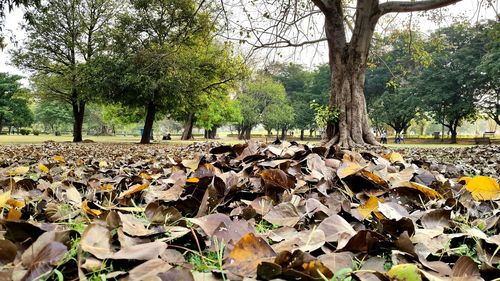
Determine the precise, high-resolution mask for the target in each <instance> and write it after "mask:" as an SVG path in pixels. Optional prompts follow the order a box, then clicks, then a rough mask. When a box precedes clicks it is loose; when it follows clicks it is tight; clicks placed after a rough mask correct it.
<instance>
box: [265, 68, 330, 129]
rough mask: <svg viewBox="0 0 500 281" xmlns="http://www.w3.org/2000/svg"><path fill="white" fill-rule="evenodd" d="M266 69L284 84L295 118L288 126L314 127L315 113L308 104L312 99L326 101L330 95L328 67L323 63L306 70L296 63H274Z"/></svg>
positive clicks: (320, 101) (323, 102) (322, 102)
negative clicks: (315, 67)
mask: <svg viewBox="0 0 500 281" xmlns="http://www.w3.org/2000/svg"><path fill="white" fill-rule="evenodd" d="M266 70H267V71H268V72H269V73H270V75H271V77H272V78H273V79H275V80H277V81H280V82H281V83H282V84H283V85H284V87H285V91H286V94H287V98H288V100H289V104H290V105H291V106H292V107H293V112H295V116H294V117H295V118H293V122H292V123H290V125H289V126H288V127H294V128H298V129H301V130H303V129H314V128H316V123H315V119H314V117H315V113H314V110H313V109H312V108H311V107H310V106H309V104H310V103H311V102H312V101H313V100H316V101H318V102H319V103H321V104H326V103H327V100H328V96H329V95H330V67H329V66H328V65H326V64H324V65H321V66H319V67H318V68H317V69H315V70H314V71H308V70H306V69H304V67H303V66H301V65H298V64H293V63H290V64H279V63H276V64H273V65H271V66H269V67H268V68H267V69H266ZM290 121H291V120H290ZM290 121H289V122H290ZM264 125H265V126H268V125H266V124H264ZM272 128H276V127H272Z"/></svg>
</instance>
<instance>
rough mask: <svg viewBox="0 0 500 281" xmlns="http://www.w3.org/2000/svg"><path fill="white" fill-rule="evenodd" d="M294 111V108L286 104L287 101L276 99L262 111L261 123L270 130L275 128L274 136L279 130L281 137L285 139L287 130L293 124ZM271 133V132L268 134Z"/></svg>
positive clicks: (277, 134)
mask: <svg viewBox="0 0 500 281" xmlns="http://www.w3.org/2000/svg"><path fill="white" fill-rule="evenodd" d="M294 119H295V112H294V108H293V107H292V106H291V105H289V104H288V101H287V100H286V99H285V100H277V101H275V102H274V103H272V104H270V105H269V106H267V107H266V109H265V110H264V112H263V113H262V125H264V128H265V129H266V130H267V131H268V132H271V131H272V130H273V129H275V130H276V138H278V136H279V134H280V131H281V139H282V140H284V139H286V135H287V131H288V130H289V129H290V128H292V126H293V125H294V121H295V120H294ZM270 135H271V134H270Z"/></svg>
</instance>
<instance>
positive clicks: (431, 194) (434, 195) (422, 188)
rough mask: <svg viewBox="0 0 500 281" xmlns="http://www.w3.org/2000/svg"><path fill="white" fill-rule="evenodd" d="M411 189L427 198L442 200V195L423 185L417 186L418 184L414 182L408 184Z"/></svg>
mask: <svg viewBox="0 0 500 281" xmlns="http://www.w3.org/2000/svg"><path fill="white" fill-rule="evenodd" d="M410 184H411V186H409V187H411V188H413V189H416V190H418V191H420V192H422V193H423V194H425V195H426V196H427V197H429V198H431V199H441V198H443V195H441V194H440V193H439V192H437V191H435V190H434V189H432V188H429V187H427V186H425V185H423V184H419V183H416V182H410Z"/></svg>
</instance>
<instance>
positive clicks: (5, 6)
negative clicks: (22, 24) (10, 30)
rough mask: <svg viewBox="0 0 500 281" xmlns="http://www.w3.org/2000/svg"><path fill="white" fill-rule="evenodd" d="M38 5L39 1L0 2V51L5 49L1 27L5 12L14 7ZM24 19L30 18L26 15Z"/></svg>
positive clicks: (17, 0) (8, 0) (16, 0)
mask: <svg viewBox="0 0 500 281" xmlns="http://www.w3.org/2000/svg"><path fill="white" fill-rule="evenodd" d="M39 4H40V0H0V50H1V49H3V48H4V47H5V44H4V42H3V40H4V38H3V34H2V31H3V25H4V18H5V11H7V12H11V11H12V10H13V9H14V8H15V7H19V6H25V7H29V6H38V5H39ZM25 17H26V19H27V20H29V19H30V16H29V14H27V15H26V16H25Z"/></svg>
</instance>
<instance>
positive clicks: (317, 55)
mask: <svg viewBox="0 0 500 281" xmlns="http://www.w3.org/2000/svg"><path fill="white" fill-rule="evenodd" d="M487 1H493V3H494V4H493V5H494V7H495V9H492V8H484V7H482V8H479V7H478V6H479V5H480V3H485V2H487ZM498 2H499V0H463V1H461V2H458V3H457V4H455V5H451V6H448V7H446V8H444V9H440V11H438V12H437V13H438V14H439V13H442V14H445V15H452V16H460V15H461V16H463V17H465V18H466V19H467V20H469V21H471V22H477V21H478V20H484V19H494V18H495V17H496V13H495V10H496V11H498V8H499V7H498ZM6 14H7V15H6V18H5V26H4V35H5V43H7V48H5V49H4V50H3V51H1V52H0V72H9V73H12V74H19V75H22V76H25V77H26V76H28V73H27V72H25V71H23V70H20V69H18V68H16V67H15V66H12V65H10V64H9V60H10V58H9V54H8V51H9V49H11V48H14V44H13V43H12V42H10V40H9V38H10V37H12V36H14V37H15V39H16V40H17V41H22V39H23V38H24V33H23V31H22V30H21V29H20V28H19V24H20V23H22V21H23V10H22V9H20V8H18V9H15V10H14V11H12V12H10V13H6ZM420 15H421V16H419V14H417V16H414V17H412V20H413V23H414V24H418V27H417V28H418V29H419V30H421V31H424V32H428V33H430V32H432V30H434V29H436V28H439V27H442V26H447V25H449V24H450V23H451V19H452V17H451V16H447V17H444V18H443V19H444V20H443V22H439V23H436V22H434V21H430V20H428V17H429V15H424V14H420ZM393 17H395V20H392V19H393ZM384 22H386V23H387V22H390V23H391V24H392V25H398V24H399V25H403V24H405V22H408V14H405V15H391V14H389V15H386V16H384V18H382V19H381V21H380V22H379V27H378V29H379V31H382V30H381V29H382V28H383V26H385V25H384ZM416 22H418V23H416ZM242 49H248V48H242ZM326 51H327V48H326V45H325V44H324V43H322V44H321V43H320V44H317V45H315V46H309V47H306V48H302V49H291V48H288V49H282V50H280V53H279V54H277V53H275V54H273V55H272V56H271V57H270V56H269V55H268V54H267V53H265V52H261V53H257V54H256V56H257V60H260V61H262V59H259V57H260V58H262V57H266V58H267V59H268V60H276V61H293V62H295V63H300V64H304V65H305V66H308V67H313V66H315V65H318V64H321V63H325V62H327V60H328V56H327V52H326ZM23 82H24V83H27V80H24V81H23Z"/></svg>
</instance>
